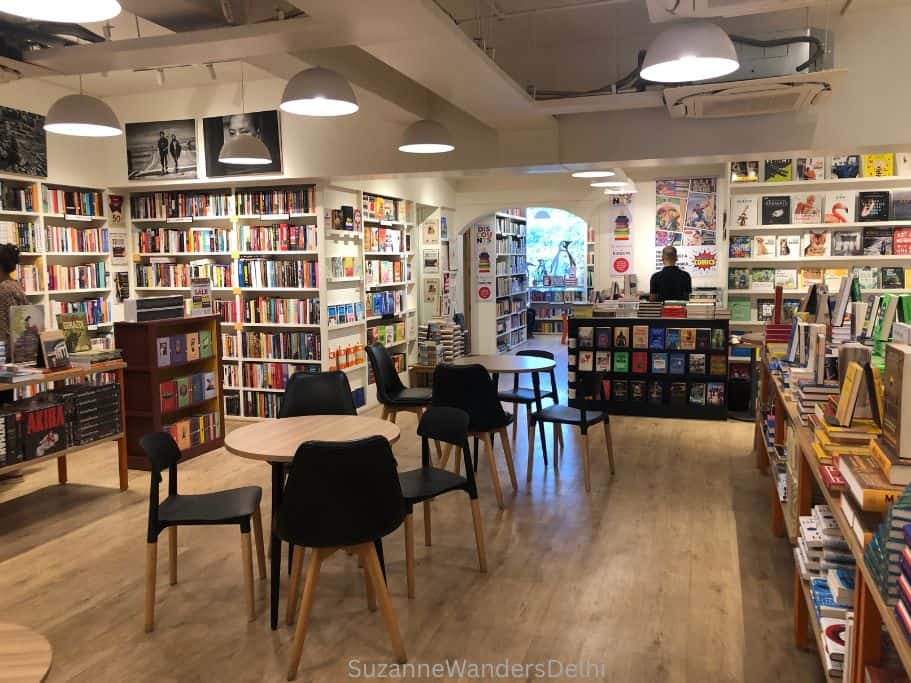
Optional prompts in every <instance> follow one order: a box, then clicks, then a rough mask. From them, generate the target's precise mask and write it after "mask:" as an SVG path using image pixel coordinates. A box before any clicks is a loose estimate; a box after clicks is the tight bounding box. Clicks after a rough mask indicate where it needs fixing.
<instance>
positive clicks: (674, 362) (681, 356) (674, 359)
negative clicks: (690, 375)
mask: <svg viewBox="0 0 911 683" xmlns="http://www.w3.org/2000/svg"><path fill="white" fill-rule="evenodd" d="M667 372H668V374H669V375H683V374H686V354H685V353H671V354H668V362H667Z"/></svg>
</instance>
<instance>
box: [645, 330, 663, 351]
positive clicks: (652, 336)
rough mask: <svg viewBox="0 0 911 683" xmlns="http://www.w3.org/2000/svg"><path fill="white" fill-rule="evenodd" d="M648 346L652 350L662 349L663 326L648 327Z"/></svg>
mask: <svg viewBox="0 0 911 683" xmlns="http://www.w3.org/2000/svg"><path fill="white" fill-rule="evenodd" d="M648 348H649V349H651V350H653V351H662V350H663V349H664V328H663V327H650V328H649V330H648Z"/></svg>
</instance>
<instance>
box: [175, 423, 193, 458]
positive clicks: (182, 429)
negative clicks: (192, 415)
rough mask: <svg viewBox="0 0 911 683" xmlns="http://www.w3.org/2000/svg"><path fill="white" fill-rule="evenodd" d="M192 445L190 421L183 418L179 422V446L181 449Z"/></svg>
mask: <svg viewBox="0 0 911 683" xmlns="http://www.w3.org/2000/svg"><path fill="white" fill-rule="evenodd" d="M190 446H192V442H191V441H190V421H189V420H181V421H180V422H178V423H177V447H178V448H180V450H182V451H185V450H188V449H189V448H190Z"/></svg>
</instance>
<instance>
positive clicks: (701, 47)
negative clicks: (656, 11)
mask: <svg viewBox="0 0 911 683" xmlns="http://www.w3.org/2000/svg"><path fill="white" fill-rule="evenodd" d="M739 67H740V62H739V61H738V59H737V50H736V49H735V48H734V43H733V42H731V39H730V38H729V37H728V34H727V33H725V32H724V30H723V29H721V28H720V27H718V26H716V25H715V24H711V23H709V22H707V21H694V22H690V23H684V24H678V25H676V26H673V27H671V28H669V29H667V30H666V31H662V32H661V33H660V34H659V35H658V37H657V38H655V39H654V40H653V41H652V43H651V45H649V46H648V50H647V51H646V53H645V60H644V61H643V63H642V69H641V71H640V72H639V75H640V76H641V77H642V78H644V79H645V80H647V81H653V82H655V83H685V82H687V81H704V80H707V79H710V78H718V77H719V76H724V75H726V74H729V73H731V72H733V71H736V70H737V69H738V68H739Z"/></svg>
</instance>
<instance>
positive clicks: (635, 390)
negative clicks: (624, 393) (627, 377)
mask: <svg viewBox="0 0 911 683" xmlns="http://www.w3.org/2000/svg"><path fill="white" fill-rule="evenodd" d="M647 391H648V389H647V384H646V382H645V381H644V380H640V379H637V380H631V381H630V383H629V400H630V401H636V402H639V403H644V402H645V397H646V392H647Z"/></svg>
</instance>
